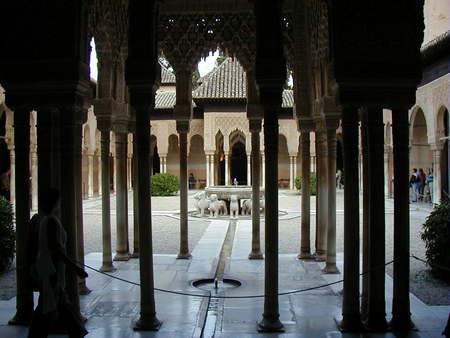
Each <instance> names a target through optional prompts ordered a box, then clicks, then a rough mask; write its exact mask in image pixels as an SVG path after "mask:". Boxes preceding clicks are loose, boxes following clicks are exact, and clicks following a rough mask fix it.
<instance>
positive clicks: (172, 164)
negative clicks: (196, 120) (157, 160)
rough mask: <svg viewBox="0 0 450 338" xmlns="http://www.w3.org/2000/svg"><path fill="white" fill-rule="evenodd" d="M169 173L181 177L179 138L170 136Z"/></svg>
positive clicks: (173, 135)
mask: <svg viewBox="0 0 450 338" xmlns="http://www.w3.org/2000/svg"><path fill="white" fill-rule="evenodd" d="M166 172H167V173H170V174H173V175H176V176H178V177H179V176H180V147H179V146H178V136H177V135H175V134H172V135H170V136H169V152H168V153H167V170H166Z"/></svg>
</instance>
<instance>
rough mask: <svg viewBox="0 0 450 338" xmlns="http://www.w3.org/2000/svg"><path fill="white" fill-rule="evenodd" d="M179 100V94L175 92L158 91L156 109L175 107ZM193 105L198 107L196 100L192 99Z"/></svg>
mask: <svg viewBox="0 0 450 338" xmlns="http://www.w3.org/2000/svg"><path fill="white" fill-rule="evenodd" d="M176 102H177V96H176V93H175V92H169V91H160V90H157V91H156V95H155V108H156V109H173V107H175V103H176ZM192 107H196V105H195V102H194V101H192Z"/></svg>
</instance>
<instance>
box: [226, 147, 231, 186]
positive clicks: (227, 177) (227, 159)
mask: <svg viewBox="0 0 450 338" xmlns="http://www.w3.org/2000/svg"><path fill="white" fill-rule="evenodd" d="M224 156H225V185H230V184H231V183H230V164H229V158H228V157H229V153H228V152H225V155H224Z"/></svg>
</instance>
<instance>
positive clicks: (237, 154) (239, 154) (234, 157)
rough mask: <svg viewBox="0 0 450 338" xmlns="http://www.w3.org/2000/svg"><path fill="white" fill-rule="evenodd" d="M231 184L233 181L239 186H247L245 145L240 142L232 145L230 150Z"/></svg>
mask: <svg viewBox="0 0 450 338" xmlns="http://www.w3.org/2000/svg"><path fill="white" fill-rule="evenodd" d="M230 178H231V183H233V182H234V179H236V180H237V181H238V184H239V185H247V153H246V152H245V144H244V143H242V142H241V141H238V142H236V143H235V144H233V147H232V148H231V176H230Z"/></svg>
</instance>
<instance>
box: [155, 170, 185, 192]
mask: <svg viewBox="0 0 450 338" xmlns="http://www.w3.org/2000/svg"><path fill="white" fill-rule="evenodd" d="M178 190H180V180H179V179H178V177H177V176H175V175H172V174H167V173H166V174H155V175H153V176H152V187H151V191H152V196H173V195H175V194H176V193H177V192H178Z"/></svg>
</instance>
